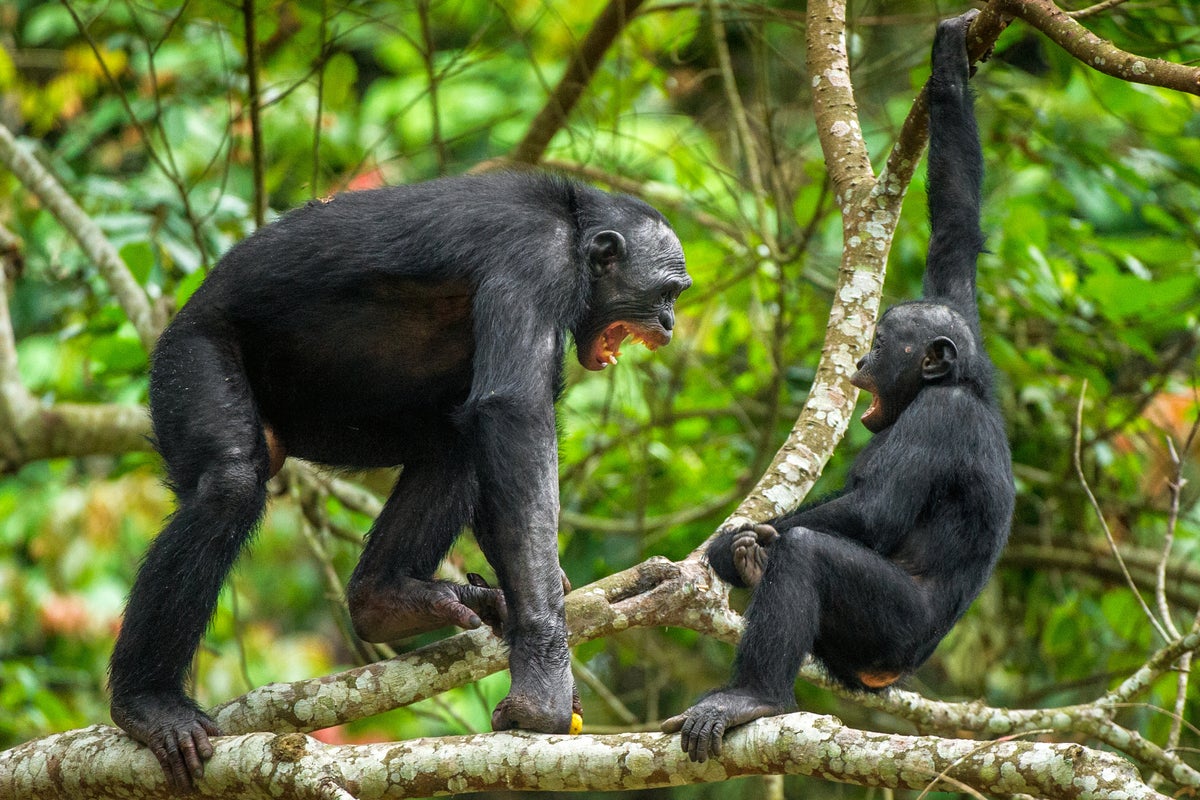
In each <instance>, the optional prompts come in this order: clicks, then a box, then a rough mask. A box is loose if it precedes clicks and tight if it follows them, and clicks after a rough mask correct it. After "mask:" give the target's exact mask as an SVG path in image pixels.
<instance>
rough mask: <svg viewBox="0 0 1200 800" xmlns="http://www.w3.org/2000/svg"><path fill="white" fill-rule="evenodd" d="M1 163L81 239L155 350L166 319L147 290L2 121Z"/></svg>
mask: <svg viewBox="0 0 1200 800" xmlns="http://www.w3.org/2000/svg"><path fill="white" fill-rule="evenodd" d="M0 163H3V164H4V165H5V166H6V167H8V169H9V170H10V171H11V172H12V173H13V175H15V176H16V177H17V180H19V181H20V182H21V184H22V185H23V186H24V187H25V188H26V189H28V190H29V191H31V192H33V193H34V194H35V195H37V197H38V199H39V200H41V202H42V205H43V206H45V207H46V209H47V210H49V211H50V213H51V214H53V215H54V217H55V219H57V220H58V221H59V223H60V224H61V225H62V226H63V228H65V229H66V231H67V233H69V234H71V236H72V237H73V238H74V239H75V241H76V242H78V243H79V246H80V247H82V248H83V252H84V253H85V254H86V255H87V257H88V258H90V259H91V260H92V261H93V262H94V263H95V265H96V268H97V269H99V270H100V275H101V276H102V277H103V278H104V281H105V283H107V284H108V287H109V289H110V290H112V293H113V296H114V297H115V298H116V301H117V303H118V304H119V305H120V306H121V309H122V310H123V311H124V312H125V316H126V317H128V318H129V321H130V323H131V324H132V325H133V327H134V330H136V331H137V334H138V338H139V339H140V340H141V342H142V346H143V347H145V348H146V352H150V351H151V350H153V349H154V343H155V342H156V341H157V340H158V334H159V331H160V330H161V328H162V324H163V323H164V322H165V320H160V319H159V318H158V315H156V314H155V313H154V310H153V309H152V308H151V306H150V300H149V298H147V296H146V293H145V292H144V291H143V290H142V287H141V286H140V285H139V284H138V282H137V280H136V279H135V278H134V277H133V274H132V273H131V272H130V271H129V268H128V267H127V266H125V262H124V261H122V260H121V256H120V254H119V253H118V252H117V249H116V248H115V247H113V245H112V243H111V242H110V241H108V239H107V238H106V237H105V235H104V231H102V230H101V229H100V226H99V225H97V224H96V223H95V222H94V221H93V220H92V218H91V217H89V216H88V215H87V214H85V213H84V211H83V209H82V208H80V207H79V206H78V205H77V204H76V203H75V201H74V200H73V199H72V198H71V196H70V195H69V194H67V192H66V190H65V189H64V188H63V187H62V184H61V183H59V181H58V179H57V178H55V177H54V176H53V175H51V174H50V171H49V170H48V169H46V168H45V167H43V166H42V164H41V162H39V161H38V160H37V159H36V158H34V157H33V156H32V155H31V154H30V153H28V152H26V151H25V150H23V149H22V148H21V147H19V146H18V145H17V140H16V139H15V138H14V137H13V134H12V131H10V130H9V129H8V128H7V127H6V126H4V125H3V124H0Z"/></svg>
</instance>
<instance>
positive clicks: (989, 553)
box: [664, 12, 1014, 761]
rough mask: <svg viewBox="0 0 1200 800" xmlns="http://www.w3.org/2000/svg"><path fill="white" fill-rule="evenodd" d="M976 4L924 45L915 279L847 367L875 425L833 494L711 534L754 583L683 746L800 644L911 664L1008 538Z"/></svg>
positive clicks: (775, 695)
mask: <svg viewBox="0 0 1200 800" xmlns="http://www.w3.org/2000/svg"><path fill="white" fill-rule="evenodd" d="M976 13H977V12H971V13H968V14H967V15H964V16H962V17H959V18H957V19H954V20H949V21H947V22H944V23H942V24H941V25H940V26H939V28H938V31H937V36H936V39H935V41H934V45H933V77H932V78H931V79H930V81H929V84H928V87H927V98H928V102H929V118H930V120H929V121H930V144H929V193H930V197H929V203H930V213H931V222H932V227H933V235H932V239H931V243H930V248H929V254H928V259H927V262H926V271H925V285H924V297H923V299H921V300H918V301H914V302H909V303H903V304H900V305H897V306H894V307H892V308H891V309H889V310H888V312H887V313H886V314H884V316H883V318H882V319H881V320H880V323H879V327H878V331H877V333H876V337H875V341H874V344H873V346H872V348H871V351H870V353H869V354H868V355H867V356H866V358H864V359H863V360H862V361H861V362H859V365H858V366H859V371H858V372H857V373H856V374H855V375H854V377H853V378H852V382H853V383H854V384H855V385H856V386H859V387H860V388H863V389H866V390H868V391H870V392H872V393H873V394H874V395H875V398H876V403H875V404H873V405H872V408H871V409H870V410H869V411H868V412H867V413H866V414H864V416H863V422H864V424H866V425H867V427H868V428H870V429H871V430H872V432H874V433H875V436H874V437H873V438H872V440H871V442H870V444H868V446H867V447H866V448H865V449H864V450H863V452H862V453H861V454H860V455H859V456H858V458H857V460H856V461H855V463H854V466H853V468H852V469H851V471H850V475H849V477H848V479H847V482H846V486H845V488H844V489H843V490H842V491H841V492H840V493H839V494H838V495H836V496H834V497H832V498H826V499H823V500H821V501H819V502H817V503H815V504H812V505H809V506H806V507H803V508H801V509H799V510H797V511H795V512H793V513H790V514H786V515H784V516H782V517H780V518H778V519H775V520H771V521H770V522H769V523H768V524H767V525H757V526H754V525H752V524H750V523H741V522H739V523H735V524H732V525H731V526H729V527H728V528H727V529H724V530H722V531H721V533H720V534H719V535H718V536H717V537H716V538H715V539H714V541H713V543H712V544H711V545H710V547H709V550H708V558H709V563H710V564H711V565H712V567H713V569H714V570H715V571H716V572H717V574H718V575H719V576H720V577H721V578H722V579H723V580H725V581H728V582H730V583H733V584H735V585H739V586H745V585H747V584H755V583H757V585H756V586H755V587H754V594H753V597H752V599H751V603H750V606H749V608H748V609H747V611H746V630H745V633H744V634H743V636H742V640H741V643H740V645H739V647H738V650H737V657H736V659H735V661H734V667H733V677H732V679H731V680H730V682H729V683H728V684H727V685H726V686H725V687H724V688H722V689H719V690H717V691H715V692H712V693H710V694H708V695H707V696H705V697H703V698H701V700H700V701H699V702H698V703H696V705H694V706H693V707H692V708H690V709H689V710H688V711H687V712H685V713H684V714H682V715H680V716H678V717H674V718H672V719H671V720H668V721H667V722H666V723H665V724H664V729H665V730H668V731H675V730H681V731H682V746H683V749H684V750H685V751H687V752H688V753H689V754H690V755H691V757H692V759H693V760H696V761H704V760H705V759H706V758H707V757H708V755H710V754H719V753H720V746H721V738H722V736H723V735H724V732H725V731H726V730H727V729H728V728H732V727H734V726H737V725H741V724H743V723H745V722H748V721H750V720H752V719H756V718H758V717H762V716H768V715H771V714H778V713H783V712H785V711H787V710H790V709H792V708H794V707H795V699H794V696H793V691H792V689H793V683H794V681H795V677H796V672H797V670H798V669H799V668H800V665H801V662H802V661H803V659H804V658H805V656H807V655H809V654H812V655H814V656H816V657H817V658H819V659H820V660H821V661H822V662H824V664H825V666H826V667H827V668H828V671H829V672H830V674H831V675H833V676H834V677H835V678H836V679H838V680H839V681H841V682H842V683H844V684H846V685H848V686H850V687H854V688H860V689H880V688H882V687H884V686H887V685H890V684H891V683H893V682H894V681H896V680H898V679H899V678H901V677H903V676H904V675H905V674H907V673H909V672H911V671H912V670H914V669H916V668H917V667H918V666H919V665H920V664H921V663H922V662H924V661H925V660H926V659H927V658H928V657H929V655H930V654H931V653H932V652H933V650H934V648H935V647H936V646H937V644H938V642H939V641H941V639H942V637H944V636H945V635H946V633H947V632H948V631H949V630H950V628H951V626H953V625H954V623H955V622H957V621H958V619H959V618H960V617H961V616H962V615H963V613H964V612H965V611H966V609H967V607H968V606H969V605H970V603H971V601H972V600H973V599H974V598H975V596H976V595H977V594H978V593H979V591H980V590H981V589H982V588H983V586H984V584H985V583H986V582H987V580H988V577H989V576H990V574H991V572H992V569H993V567H994V566H995V563H996V560H997V558H998V557H999V555H1000V551H1001V550H1002V549H1003V547H1004V544H1005V542H1006V541H1007V538H1008V532H1009V526H1010V522H1011V516H1012V509H1013V495H1014V489H1013V479H1012V465H1011V460H1010V455H1009V448H1008V441H1007V439H1006V436H1005V431H1004V423H1003V420H1002V419H1001V417H1000V413H999V410H998V409H997V407H996V404H995V402H994V399H993V397H992V377H993V368H992V364H991V362H990V361H989V359H988V357H987V353H986V352H985V351H984V349H983V346H982V336H981V333H980V330H979V312H978V308H977V306H976V300H975V270H976V258H977V256H978V255H979V253H980V252H981V249H982V245H983V236H982V233H981V232H980V229H979V208H980V185H981V180H982V174H983V157H982V153H981V151H980V145H979V137H978V134H977V132H976V129H975V118H974V111H973V108H972V99H971V96H970V93H969V90H968V87H967V79H968V61H967V54H966V46H965V37H966V31H967V28H968V26H969V25H970V22H971V20H972V19H974V16H975V14H976ZM776 530H777V531H778V533H776Z"/></svg>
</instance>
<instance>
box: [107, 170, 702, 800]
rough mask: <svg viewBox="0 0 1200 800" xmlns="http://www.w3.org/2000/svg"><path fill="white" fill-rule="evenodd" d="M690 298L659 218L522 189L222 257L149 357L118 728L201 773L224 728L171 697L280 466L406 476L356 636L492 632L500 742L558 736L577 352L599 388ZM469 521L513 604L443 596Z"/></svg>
mask: <svg viewBox="0 0 1200 800" xmlns="http://www.w3.org/2000/svg"><path fill="white" fill-rule="evenodd" d="M690 283H691V279H690V278H689V277H688V275H687V271H686V269H685V267H684V259H683V251H682V249H681V248H680V246H679V241H678V239H677V238H676V237H675V234H674V233H673V232H672V231H671V229H670V227H669V225H667V223H666V221H665V220H664V219H663V218H662V216H661V215H660V214H659V213H658V212H657V211H655V210H654V209H653V208H651V207H650V206H648V205H646V204H645V203H643V202H641V201H639V200H635V199H633V198H630V197H626V196H620V195H609V194H606V193H604V192H601V191H598V190H596V189H593V188H590V187H587V186H584V185H581V184H577V183H573V182H570V181H567V180H564V179H560V178H555V177H550V176H545V175H535V174H528V173H526V174H501V175H492V176H485V177H474V178H452V179H445V180H439V181H434V182H430V183H425V184H419V185H415V186H405V187H394V188H387V189H380V190H376V191H369V192H359V193H350V194H345V195H340V196H338V197H335V198H334V199H332V200H331V201H329V202H325V203H318V202H314V203H310V204H309V205H307V206H306V207H304V208H301V209H298V210H296V211H293V212H292V213H290V214H288V215H286V216H284V217H283V218H282V219H280V220H278V221H277V222H275V223H273V224H272V225H269V226H267V227H265V228H263V229H262V230H261V231H259V232H258V233H256V234H254V235H253V236H251V237H249V238H248V239H246V240H245V241H243V242H242V243H240V244H238V245H237V246H236V247H234V248H233V249H232V250H230V252H229V253H228V254H227V255H226V256H225V257H224V258H223V259H222V261H221V263H220V264H219V265H218V266H217V267H216V268H215V269H214V270H213V272H212V274H211V275H210V276H209V277H208V279H207V280H206V281H205V282H204V283H203V284H202V285H201V286H200V288H199V289H198V290H197V291H196V293H195V295H194V296H193V297H192V298H191V300H190V301H189V302H188V303H187V305H186V306H185V307H184V308H183V309H182V310H181V311H180V312H179V314H178V315H177V316H176V318H175V320H174V321H173V322H172V323H171V325H170V326H169V327H168V328H167V330H166V331H165V332H164V333H163V335H162V338H161V340H160V341H159V343H158V346H157V348H156V349H155V353H154V358H153V362H152V366H151V371H150V409H151V415H152V418H153V423H154V432H155V437H156V441H157V446H158V449H159V451H160V452H161V453H162V456H163V459H164V461H165V462H166V469H167V475H168V479H169V482H170V484H171V486H172V488H173V489H174V491H175V493H176V494H177V496H178V501H179V504H178V510H177V511H176V513H175V514H174V516H173V517H172V518H171V519H170V520H169V521H168V523H167V525H166V527H165V528H164V530H163V531H162V533H161V534H160V535H159V536H158V538H157V539H156V540H155V541H154V543H153V545H152V546H151V547H150V549H149V552H148V553H147V554H146V558H145V561H144V562H143V564H142V567H141V569H140V571H139V573H138V576H137V580H136V582H135V584H134V587H133V590H132V592H131V594H130V598H129V604H128V607H127V609H126V612H125V620H124V624H123V626H122V629H121V634H120V637H119V639H118V641H117V646H116V650H115V652H114V653H113V658H112V664H111V668H110V675H111V689H112V696H113V703H112V714H113V719H114V720H115V721H116V722H117V723H118V724H119V725H121V726H122V727H123V728H125V730H127V731H128V732H129V733H130V734H132V735H133V736H134V737H135V738H137V739H139V740H140V741H142V742H144V743H146V744H148V745H149V746H150V747H151V748H152V749H153V750H154V752H155V754H156V755H157V756H158V758H159V760H160V762H161V763H162V765H163V768H164V770H166V772H167V775H168V778H169V779H170V781H171V782H172V785H174V786H176V787H177V788H180V789H185V790H186V789H189V788H191V787H192V785H193V780H194V779H195V778H196V777H199V776H200V775H201V774H202V772H203V763H202V762H203V759H204V758H207V757H208V756H209V755H211V745H210V743H209V741H208V736H210V735H213V734H216V733H217V729H216V726H215V725H214V724H213V723H212V721H211V720H210V719H209V718H208V717H207V716H205V715H204V714H203V713H201V712H200V711H199V710H198V709H197V708H196V706H195V704H194V703H193V702H192V701H191V700H190V699H189V698H188V697H187V696H186V695H185V694H184V692H183V688H182V687H183V681H184V678H185V676H186V672H187V669H188V666H189V664H190V662H191V659H192V656H193V653H194V652H195V650H196V647H197V645H198V643H199V641H200V639H201V637H202V636H203V634H204V630H205V628H206V626H207V624H208V621H209V619H210V617H211V615H212V612H213V609H214V607H215V604H216V600H217V595H218V592H219V590H220V587H221V584H222V583H223V581H224V579H225V576H226V575H227V574H228V572H229V569H230V567H231V565H232V563H233V561H234V559H235V558H236V557H237V555H238V553H239V551H240V550H241V548H242V546H243V545H244V544H245V542H246V541H247V540H248V539H249V537H250V535H251V532H252V530H253V529H254V527H255V525H256V524H257V522H258V519H259V517H260V515H261V513H262V510H263V505H264V503H265V500H266V490H265V484H266V482H267V480H268V478H269V477H270V476H271V475H272V474H274V473H275V472H277V471H278V470H279V468H280V466H281V465H282V462H283V459H284V457H286V456H288V455H291V456H296V457H299V458H304V459H308V460H310V461H314V462H318V463H321V464H328V465H333V466H338V467H352V468H363V467H376V466H392V465H397V464H403V465H404V469H403V472H402V473H401V475H400V478H399V480H398V481H397V483H396V487H395V489H394V491H393V492H392V495H391V497H390V498H389V499H388V501H387V503H386V504H385V506H384V509H383V512H382V513H381V514H380V516H379V518H378V519H377V520H376V521H375V524H374V525H373V527H372V529H371V532H370V534H369V537H368V539H367V545H366V548H365V550H364V553H363V555H362V558H361V559H360V561H359V564H358V567H357V568H356V569H355V571H354V575H353V577H352V578H351V580H350V585H349V587H348V597H349V601H350V607H351V616H352V618H353V620H354V624H355V628H356V630H357V631H358V633H359V634H360V635H361V636H362V637H363V638H364V639H368V640H371V641H392V640H395V639H399V638H401V637H404V636H408V635H411V634H413V633H417V632H420V631H424V630H430V629H433V628H437V627H441V626H443V625H447V624H457V625H460V626H464V627H478V626H479V625H481V624H483V623H484V622H488V623H490V624H493V625H501V624H503V626H504V631H505V636H506V638H507V640H508V642H509V645H510V648H511V651H510V666H511V670H512V690H511V692H510V694H509V696H508V697H507V698H505V700H503V701H502V702H501V703H500V705H499V706H498V707H497V709H496V712H495V714H494V716H493V725H494V726H495V727H496V728H497V729H505V728H515V727H520V728H528V729H533V730H541V731H557V732H566V730H567V728H568V726H569V724H570V716H571V712H572V706H573V690H574V685H573V682H572V680H571V673H570V665H569V658H568V652H567V646H566V624H565V621H564V618H563V591H564V585H565V583H564V579H563V577H562V575H561V572H560V570H559V567H558V550H557V543H556V537H557V530H558V471H557V452H556V440H555V437H556V430H555V418H554V402H555V400H556V398H557V396H558V394H559V392H560V391H561V387H562V357H563V354H564V350H565V346H566V339H565V335H566V332H568V331H569V332H571V333H572V335H573V336H574V338H575V340H576V346H577V350H578V356H579V360H580V362H581V363H582V364H583V365H584V366H585V367H587V368H589V369H601V368H603V367H604V366H606V365H607V363H609V356H610V355H611V351H613V350H615V349H616V344H617V343H618V342H619V340H620V339H621V338H623V336H624V335H626V334H629V333H636V334H637V335H639V336H640V337H642V338H643V339H645V340H647V341H648V342H650V344H651V345H653V346H658V345H662V344H666V343H667V342H668V341H669V340H670V337H671V327H672V325H673V322H674V316H673V307H674V302H675V299H676V298H677V297H678V295H679V293H680V292H682V291H683V290H684V289H686V288H687V287H688V285H690ZM618 321H623V322H625V323H627V325H626V326H625V327H620V326H617V327H612V326H613V324H614V323H616V322H618ZM606 330H607V335H606ZM612 360H613V361H614V362H615V358H614V359H612ZM468 525H469V526H470V527H471V528H472V529H473V530H474V532H475V535H476V538H477V539H478V541H479V543H480V545H481V547H482V549H483V551H484V553H485V554H486V555H487V558H488V560H489V562H490V563H491V564H492V566H493V567H494V568H495V570H496V575H497V578H498V580H499V584H500V589H499V590H496V589H492V588H490V587H488V586H487V585H486V584H483V583H482V581H472V585H468V586H458V585H456V584H450V583H445V582H439V581H433V580H431V578H432V575H433V572H434V570H435V569H436V567H437V566H438V563H439V562H440V561H441V559H442V557H443V556H444V555H445V553H446V551H447V550H448V549H449V547H450V545H451V543H452V542H453V540H454V539H455V537H456V536H457V535H458V534H459V532H460V531H461V529H462V528H463V527H464V526H468ZM481 584H482V585H481Z"/></svg>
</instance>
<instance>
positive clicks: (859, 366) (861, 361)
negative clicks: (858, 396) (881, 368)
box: [851, 356, 867, 380]
mask: <svg viewBox="0 0 1200 800" xmlns="http://www.w3.org/2000/svg"><path fill="white" fill-rule="evenodd" d="M866 363H867V357H866V356H863V357H862V358H860V359H859V360H858V361H857V362H856V363H855V364H854V368H855V369H862V368H863V364H866ZM851 380H853V378H851Z"/></svg>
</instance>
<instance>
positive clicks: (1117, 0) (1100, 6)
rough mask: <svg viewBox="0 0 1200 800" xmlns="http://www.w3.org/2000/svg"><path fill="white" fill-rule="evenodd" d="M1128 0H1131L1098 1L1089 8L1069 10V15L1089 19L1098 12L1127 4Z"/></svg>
mask: <svg viewBox="0 0 1200 800" xmlns="http://www.w3.org/2000/svg"><path fill="white" fill-rule="evenodd" d="M1127 2H1129V0H1104V2H1102V3H1096V4H1095V5H1092V6H1088V7H1087V8H1081V9H1079V10H1078V11H1068V12H1067V16H1068V17H1070V18H1071V19H1087V18H1088V17H1094V16H1096V15H1097V14H1103V13H1104V12H1105V11H1108V10H1109V9H1111V8H1116V7H1117V6H1121V5H1125V3H1127Z"/></svg>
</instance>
